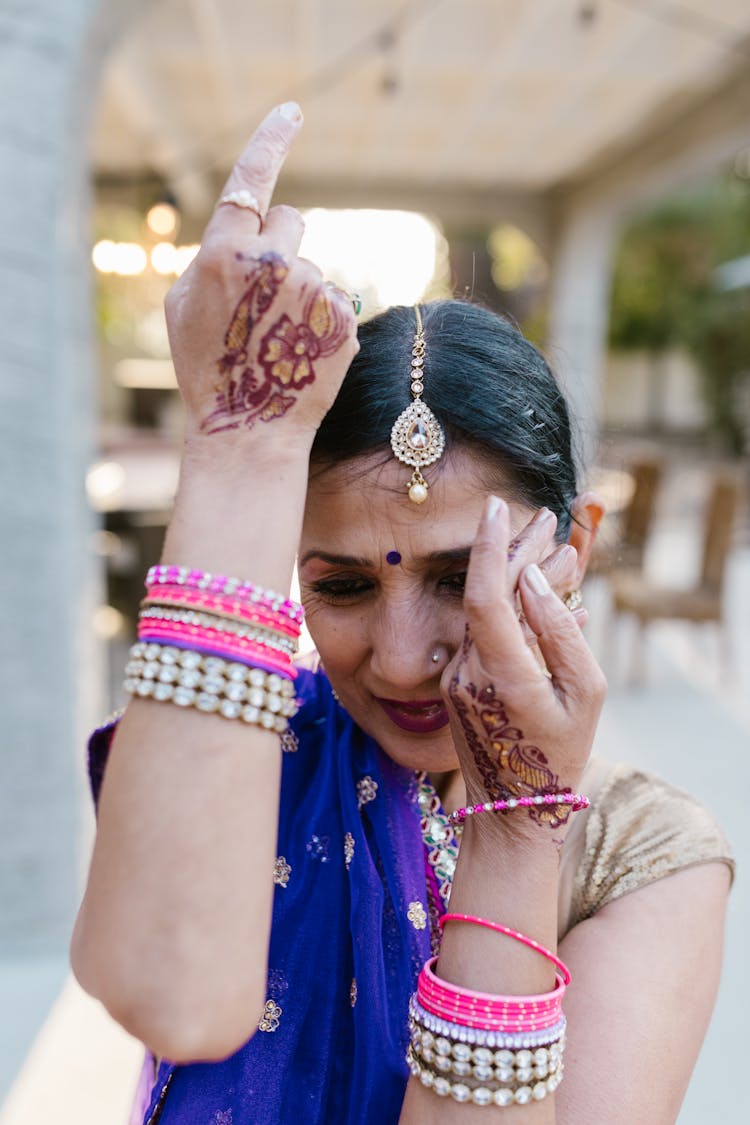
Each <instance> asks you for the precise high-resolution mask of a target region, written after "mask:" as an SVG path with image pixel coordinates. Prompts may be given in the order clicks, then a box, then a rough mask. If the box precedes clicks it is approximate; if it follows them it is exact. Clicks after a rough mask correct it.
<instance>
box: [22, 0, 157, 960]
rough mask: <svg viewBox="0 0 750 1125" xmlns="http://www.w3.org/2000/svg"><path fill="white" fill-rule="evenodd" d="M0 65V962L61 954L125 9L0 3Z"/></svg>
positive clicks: (50, 0) (88, 660)
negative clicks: (100, 111) (106, 176)
mask: <svg viewBox="0 0 750 1125" xmlns="http://www.w3.org/2000/svg"><path fill="white" fill-rule="evenodd" d="M4 8H5V10H4V11H2V12H1V13H0V24H1V25H2V31H3V35H2V57H1V58H0V167H2V169H3V178H2V183H1V184H0V200H1V203H2V205H1V206H0V246H2V253H1V254H0V323H1V324H2V326H3V346H2V349H0V365H1V368H0V371H1V374H0V479H1V480H2V487H1V488H0V529H1V530H0V535H1V536H2V545H3V567H2V583H0V599H1V600H2V620H3V626H4V627H3V629H2V633H1V634H0V685H1V687H0V692H1V693H2V711H1V712H0V713H1V715H2V741H1V742H0V771H1V772H0V777H1V778H2V781H1V782H0V839H1V842H2V847H0V903H2V909H0V955H6V956H12V955H14V954H17V953H41V952H56V951H59V950H62V949H64V948H65V947H66V946H67V942H68V939H69V934H70V929H71V923H72V919H73V915H74V911H75V907H76V901H77V896H78V892H79V879H78V857H77V849H78V838H79V821H80V796H81V786H82V779H83V773H82V761H83V757H82V742H83V738H84V735H85V731H86V729H87V728H88V727H89V726H90V725H91V724H92V722H93V721H94V720H95V718H96V716H97V714H98V712H99V709H100V707H101V693H100V690H99V688H100V678H99V670H98V669H99V668H100V666H101V665H100V662H97V660H96V652H95V649H94V645H93V640H92V634H91V609H92V607H93V604H94V602H95V598H96V582H97V576H96V571H95V567H94V565H93V562H92V557H91V554H90V552H89V542H90V532H91V529H92V524H93V521H92V518H91V516H90V514H89V511H88V507H87V504H86V499H85V492H84V475H85V469H86V467H87V465H88V464H89V463H90V460H91V458H92V455H93V442H94V412H95V409H96V403H95V391H94V380H93V377H92V376H93V349H92V342H93V333H92V302H91V298H90V286H89V273H90V265H89V245H90V232H89V226H88V202H89V198H88V169H87V164H86V144H87V134H88V129H89V115H90V113H91V109H92V106H93V105H94V104H95V97H96V87H97V79H98V70H99V67H100V64H101V60H102V58H103V56H104V51H105V47H106V44H107V42H108V41H109V39H110V38H111V36H112V35H113V34H116V30H117V26H118V21H119V19H120V18H121V16H125V15H127V16H131V15H132V14H133V11H134V10H137V8H138V4H131V3H128V2H127V0H110V2H109V3H106V4H104V3H99V2H97V0H65V2H64V3H60V0H25V2H24V3H23V4H15V5H9V4H6V5H5V6H4Z"/></svg>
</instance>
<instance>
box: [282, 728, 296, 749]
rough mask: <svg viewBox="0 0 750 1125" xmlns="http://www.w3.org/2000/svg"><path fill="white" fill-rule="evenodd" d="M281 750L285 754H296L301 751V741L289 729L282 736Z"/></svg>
mask: <svg viewBox="0 0 750 1125" xmlns="http://www.w3.org/2000/svg"><path fill="white" fill-rule="evenodd" d="M281 749H282V750H283V751H284V753H285V754H296V753H297V751H298V750H299V739H298V738H297V735H296V734H295V733H294V731H293V730H290V729H289V727H287V728H286V730H285V731H284V733H283V734H282V736H281Z"/></svg>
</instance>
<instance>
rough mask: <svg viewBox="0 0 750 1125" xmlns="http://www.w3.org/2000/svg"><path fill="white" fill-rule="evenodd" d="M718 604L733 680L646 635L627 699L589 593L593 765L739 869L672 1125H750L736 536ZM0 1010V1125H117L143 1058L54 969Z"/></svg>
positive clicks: (23, 983)
mask: <svg viewBox="0 0 750 1125" xmlns="http://www.w3.org/2000/svg"><path fill="white" fill-rule="evenodd" d="M703 479H704V478H703V476H702V474H701V473H699V472H698V471H697V470H696V471H695V472H693V470H691V469H690V467H689V466H688V467H685V469H684V471H683V472H682V474H681V476H680V479H679V497H680V502H679V503H678V504H676V505H675V507H674V509H673V510H672V509H669V510H668V511H667V512H666V513H665V514H664V516H663V519H662V522H661V524H660V527H659V530H658V533H657V534H656V536H655V538H654V542H653V545H652V548H651V550H650V553H649V559H648V565H649V568H650V569H651V570H652V572H653V573H655V574H659V575H662V576H664V577H667V578H669V579H671V580H681V579H684V580H688V579H689V577H690V575H691V574H692V573H694V572H695V568H696V566H697V547H696V537H695V530H696V525H695V519H696V517H697V511H698V509H699V506H700V505H699V501H700V496H701V494H702V485H703ZM727 595H728V597H727V605H728V609H729V616H730V619H731V631H732V641H733V645H734V652H735V660H734V665H735V667H734V673H733V675H731V676H727V675H726V674H725V673H724V672H723V671H722V670H721V668H720V667H719V665H718V663H717V652H718V648H717V646H716V638H715V637H714V636H713V635H712V633H711V630H710V629H705V630H701V629H697V628H690V627H688V626H681V625H677V624H674V625H671V624H664V625H660V626H658V627H654V628H653V629H652V630H651V632H650V634H649V637H648V642H647V680H646V685H645V686H644V687H641V688H637V689H634V688H632V687H630V686H628V684H627V683H626V682H625V680H624V677H623V675H622V672H621V671H620V669H619V667H618V666H619V665H623V667H624V666H626V664H627V659H626V658H627V656H628V649H629V642H630V641H632V636H630V635H629V629H628V627H627V623H623V624H622V625H621V627H620V628H619V629H618V630H617V631H616V635H614V634H613V631H612V630H611V629H610V628H609V627H608V626H607V623H606V622H607V599H606V589H605V587H604V585H603V584H602V583H601V582H598V583H592V584H591V585H590V587H589V588H588V589H587V603H588V604H589V607H590V609H591V612H592V624H591V627H590V637H591V643H592V645H593V647H594V649H595V650H596V651H597V653H598V654H599V655H600V658H601V659H602V661H603V663H604V665H605V671H606V672H607V674H608V676H609V678H610V694H609V699H608V701H607V705H606V708H605V713H604V717H603V720H602V724H601V728H600V732H599V736H598V744H597V748H598V752H599V753H601V754H603V755H605V756H606V757H608V758H612V759H627V760H630V761H633V762H635V763H637V764H640V765H643V766H645V767H647V768H648V769H650V770H652V771H654V772H656V773H659V774H661V775H662V776H664V777H666V778H668V779H669V780H672V781H674V782H676V783H677V784H679V785H681V786H682V787H683V788H686V789H688V790H690V791H692V792H694V793H696V794H700V795H701V796H702V799H703V800H704V802H705V803H706V804H707V805H708V806H709V808H711V809H712V810H713V811H714V813H715V814H716V815H717V817H718V818H719V820H720V821H721V823H722V824H723V826H724V827H725V829H726V831H727V833H728V834H729V837H730V839H731V840H732V843H733V845H734V849H735V852H736V854H737V856H738V858H739V860H740V866H739V872H738V876H737V880H736V883H735V886H734V889H733V892H732V898H731V906H730V913H729V923H728V932H727V944H726V962H725V971H724V978H723V983H722V987H721V992H720V995H719V1000H718V1003H717V1007H716V1012H715V1015H714V1019H713V1022H712V1026H711V1029H710V1031H709V1034H708V1038H707V1041H706V1044H705V1047H704V1050H703V1053H702V1055H701V1058H700V1061H699V1063H698V1067H697V1069H696V1072H695V1075H694V1077H693V1081H692V1084H691V1086H690V1090H689V1092H688V1095H687V1098H686V1101H685V1104H684V1107H683V1110H682V1113H681V1114H680V1118H679V1125H706V1123H707V1122H711V1123H712V1122H718V1121H721V1122H722V1123H723V1125H744V1123H745V1122H746V1121H747V1107H746V1105H745V1104H744V1102H743V1099H742V1098H741V1096H740V1095H738V1090H739V1089H740V1087H739V1086H738V1079H739V1076H740V1075H741V1074H743V1073H744V1067H745V1065H747V1063H746V1058H745V1034H744V1031H745V1012H746V1010H747V1006H748V1001H750V980H749V977H750V962H749V960H748V957H747V934H748V933H750V889H749V887H750V884H749V883H748V875H747V866H748V861H749V860H750V816H748V808H747V794H748V793H749V792H750V786H749V785H748V777H749V774H750V771H749V769H748V761H747V759H748V756H750V541H748V536H747V534H746V533H744V534H741V536H740V545H739V547H738V549H737V551H736V552H735V555H734V557H733V559H732V564H731V567H730V574H729V583H728V591H727ZM605 638H606V640H607V645H606V646H605V644H604V640H605ZM613 640H614V641H616V642H617V643H616V645H613V644H612V641H613ZM613 649H616V650H617V651H613ZM0 997H2V1003H1V1004H0V1125H47V1123H51V1122H55V1125H68V1123H70V1125H72V1123H73V1122H75V1125H103V1123H106V1125H127V1118H128V1108H127V1107H128V1104H129V1098H130V1094H131V1091H132V1089H133V1087H134V1084H135V1077H136V1073H137V1069H138V1064H139V1057H140V1050H139V1047H138V1045H137V1044H135V1043H134V1042H133V1041H132V1040H131V1039H129V1038H128V1037H127V1036H126V1035H125V1034H124V1033H123V1032H122V1031H121V1030H120V1029H119V1028H118V1027H116V1026H115V1025H114V1024H113V1023H112V1022H111V1021H110V1020H109V1019H108V1018H107V1017H106V1016H105V1015H104V1013H103V1012H102V1011H101V1009H100V1008H99V1006H98V1005H96V1004H95V1003H94V1002H93V1001H91V1000H89V999H88V998H87V997H85V996H84V995H83V994H82V993H81V992H80V990H78V989H77V988H76V987H75V986H74V985H73V983H72V982H71V981H70V980H67V981H66V970H65V963H64V959H63V957H62V956H61V957H60V958H59V959H57V960H55V959H50V960H47V961H45V962H39V961H36V962H33V963H26V964H21V963H18V962H15V963H13V964H2V963H0ZM3 1098H5V1101H4V1102H3V1100H2V1099H3Z"/></svg>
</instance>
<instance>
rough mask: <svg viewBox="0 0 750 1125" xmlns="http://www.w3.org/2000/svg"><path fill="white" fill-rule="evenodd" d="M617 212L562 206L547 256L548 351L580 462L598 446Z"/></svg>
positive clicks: (586, 207)
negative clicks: (564, 397)
mask: <svg viewBox="0 0 750 1125" xmlns="http://www.w3.org/2000/svg"><path fill="white" fill-rule="evenodd" d="M618 226H619V224H618V219H617V213H616V212H615V211H613V210H612V209H611V208H608V207H606V206H603V205H599V206H592V205H591V204H590V203H589V202H585V203H584V205H583V206H580V207H573V208H570V209H569V210H567V211H566V213H565V214H564V215H563V216H562V217H561V218H560V220H559V222H558V225H557V237H556V240H555V243H554V248H553V251H552V255H551V276H550V315H549V336H548V342H547V349H546V351H547V355H548V357H549V359H550V361H551V363H552V366H553V368H554V370H555V372H556V374H557V375H558V377H559V379H560V381H561V383H562V385H563V387H564V389H565V393H566V395H567V398H568V402H569V404H570V408H571V413H572V415H573V419H574V425H575V430H576V435H577V440H578V444H579V447H580V450H581V454H582V457H583V460H584V463H589V462H590V461H591V458H592V456H593V454H594V453H595V450H596V444H597V435H598V429H599V423H600V419H601V416H602V384H603V374H604V363H605V357H606V348H607V323H608V319H609V298H610V283H611V271H612V264H611V262H612V254H613V250H614V245H615V239H616V237H617V233H618Z"/></svg>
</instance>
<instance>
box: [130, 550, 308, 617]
mask: <svg viewBox="0 0 750 1125" xmlns="http://www.w3.org/2000/svg"><path fill="white" fill-rule="evenodd" d="M160 585H170V586H171V585H176V586H184V587H186V588H187V589H193V590H205V591H207V592H208V593H211V594H220V595H222V594H229V595H232V596H235V597H238V598H241V599H243V600H245V601H248V602H257V603H259V604H265V605H267V606H269V608H271V609H273V610H275V611H278V612H281V613H283V614H284V615H285V616H286V617H288V618H289V619H290V620H291V621H295V622H297V623H298V624H301V623H302V621H303V619H304V610H303V608H302V606H301V605H300V604H299V603H298V602H294V601H292V600H291V599H290V598H285V597H284V595H283V594H277V593H275V592H274V591H273V590H264V589H263V588H262V587H261V586H255V585H254V584H253V583H252V582H246V581H244V580H243V579H241V578H228V577H227V575H225V574H210V573H209V572H208V571H206V570H195V569H193V568H191V567H187V566H168V565H165V564H161V565H159V566H152V567H151V568H150V569H149V571H148V574H147V575H146V588H147V589H150V588H151V587H152V586H160Z"/></svg>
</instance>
